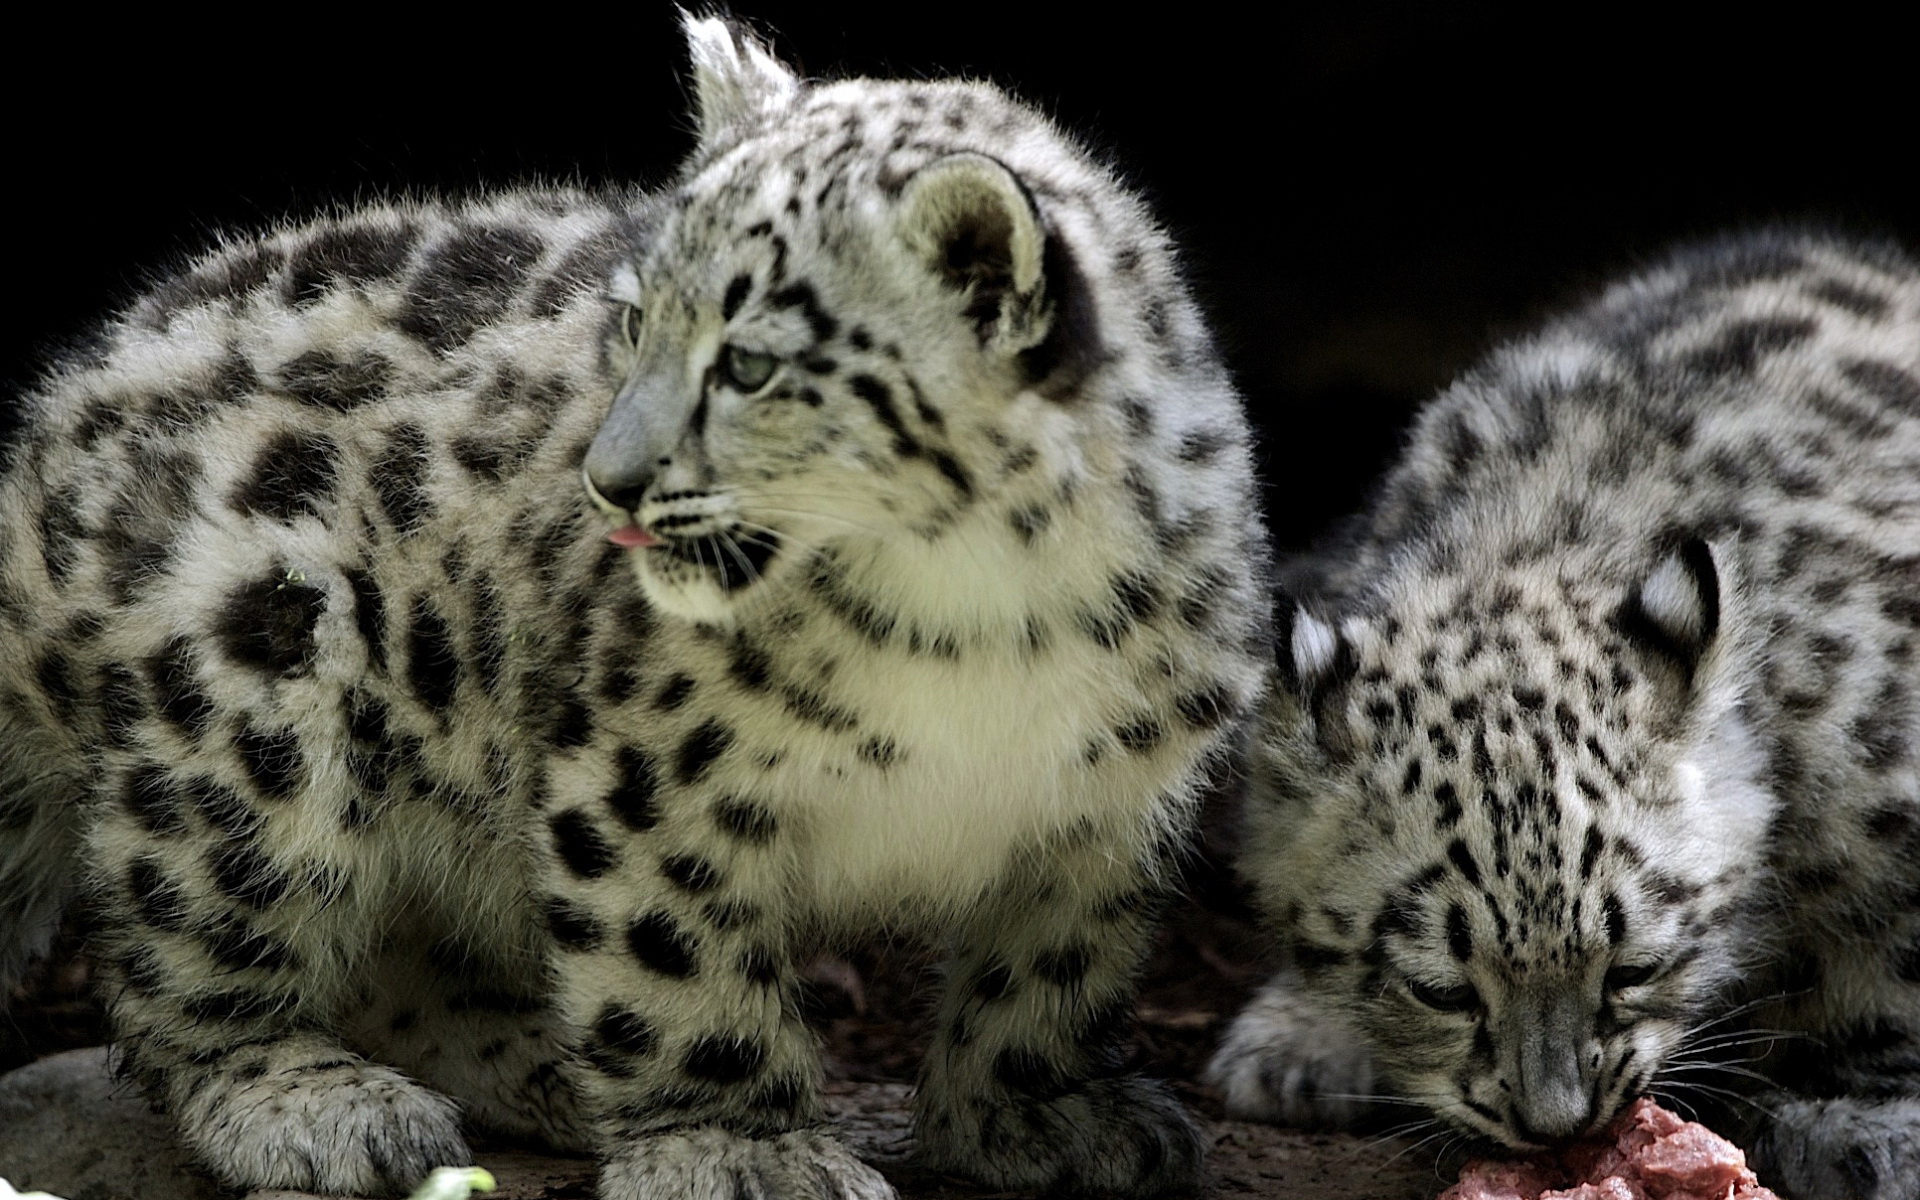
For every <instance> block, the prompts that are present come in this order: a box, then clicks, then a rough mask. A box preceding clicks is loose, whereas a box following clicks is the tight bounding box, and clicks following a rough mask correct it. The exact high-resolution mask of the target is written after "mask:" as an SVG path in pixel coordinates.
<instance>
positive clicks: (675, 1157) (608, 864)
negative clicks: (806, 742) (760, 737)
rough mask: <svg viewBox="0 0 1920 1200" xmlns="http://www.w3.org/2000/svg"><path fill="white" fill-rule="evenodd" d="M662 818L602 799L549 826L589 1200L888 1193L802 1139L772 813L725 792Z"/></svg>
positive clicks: (810, 1060)
mask: <svg viewBox="0 0 1920 1200" xmlns="http://www.w3.org/2000/svg"><path fill="white" fill-rule="evenodd" d="M687 808H690V809H695V810H697V809H698V806H697V805H688V806H687ZM660 810H664V811H665V812H666V813H667V814H668V815H666V816H664V817H662V816H660V815H659V812H658V811H657V810H656V809H655V808H653V807H652V806H651V805H650V804H649V805H646V806H642V805H640V804H639V803H638V801H636V802H635V803H633V804H630V805H624V806H623V805H622V804H621V803H617V802H616V803H609V804H607V805H605V806H596V808H595V809H594V810H589V809H588V808H585V807H580V808H568V809H564V810H562V811H560V812H557V813H555V814H554V815H553V816H552V817H551V819H550V821H549V833H550V835H551V842H552V846H553V863H552V874H551V875H550V877H549V880H548V883H549V886H550V887H551V889H552V891H553V893H554V895H553V896H552V898H551V899H549V900H548V901H547V902H546V904H545V913H546V919H547V923H548V927H549V929H550V930H551V933H552V940H553V943H554V945H555V946H556V948H557V949H556V951H555V954H556V963H555V968H556V974H557V975H558V978H559V983H560V996H561V1003H562V1010H563V1012H564V1013H565V1014H566V1017H567V1020H568V1023H569V1025H570V1026H571V1028H572V1030H573V1039H574V1049H575V1052H576V1055H575V1056H576V1063H575V1072H576V1077H577V1079H578V1081H579V1089H580V1094H581V1098H582V1100H583V1102H584V1107H585V1109H586V1111H587V1113H588V1114H589V1118H590V1120H591V1122H592V1125H593V1128H594V1132H595V1136H596V1140H597V1142H598V1144H599V1147H600V1150H601V1153H602V1156H603V1159H604V1163H605V1165H604V1167H603V1169H602V1174H601V1177H600V1188H599V1194H600V1196H601V1197H603V1200H651V1198H652V1197H655V1196H675V1197H687V1198H688V1200H743V1198H744V1200H763V1198H764V1200H892V1197H893V1194H894V1193H893V1189H892V1187H891V1186H890V1185H888V1183H887V1182H886V1180H885V1179H884V1178H882V1177H881V1175H880V1174H879V1172H877V1171H875V1170H874V1169H873V1168H871V1167H869V1166H867V1165H866V1164H865V1163H863V1162H861V1161H860V1160H859V1159H858V1158H856V1157H854V1155H853V1152H852V1151H850V1150H848V1149H847V1148H846V1147H844V1146H843V1145H841V1144H840V1143H839V1142H837V1141H835V1140H834V1139H833V1138H832V1137H830V1136H829V1135H827V1134H826V1133H824V1132H822V1131H820V1130H819V1129H817V1128H813V1127H814V1126H817V1125H818V1124H819V1123H820V1121H821V1120H822V1118H823V1111H822V1108H821V1104H820V1097H819V1083H820V1063H819V1054H818V1051H817V1049H816V1048H815V1045H814V1040H813V1035H812V1034H811V1033H810V1032H809V1031H808V1030H807V1028H806V1027H805V1025H804V1024H802V1022H801V1020H800V1015H799V1011H798V1005H797V1003H796V999H795V996H796V984H797V979H796V975H795V971H794V967H793V963H792V961H791V956H790V951H789V947H788V943H787V936H788V931H787V928H786V920H787V916H788V910H789V907H790V906H789V904H788V901H787V896H788V894H789V893H788V878H789V872H788V869H789V868H790V866H791V860H790V858H789V857H788V856H787V855H786V854H785V853H784V849H785V848H784V846H783V845H782V839H781V835H780V831H779V830H778V828H777V823H776V821H775V819H774V817H773V815H772V814H771V813H770V812H768V811H767V810H765V809H763V808H761V807H760V806H758V805H757V804H755V803H753V802H752V801H749V800H744V799H741V798H738V797H733V796H723V797H720V798H718V799H716V800H715V801H714V802H713V804H712V806H711V808H710V809H709V810H707V811H705V812H700V811H686V809H681V808H678V806H670V805H666V804H663V805H661V806H660ZM606 811H612V812H613V813H614V814H615V815H616V817H617V818H618V820H614V821H609V820H605V819H604V818H602V817H601V816H598V815H596V814H597V813H599V812H606ZM636 825H637V826H642V828H640V829H635V828H634V826H636ZM696 827H697V828H696Z"/></svg>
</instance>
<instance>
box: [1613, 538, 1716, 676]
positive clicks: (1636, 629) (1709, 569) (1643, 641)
mask: <svg viewBox="0 0 1920 1200" xmlns="http://www.w3.org/2000/svg"><path fill="white" fill-rule="evenodd" d="M1720 590H1721V589H1720V570H1719V568H1718V566H1717V565H1716V564H1715V562H1714V557H1713V548H1712V547H1710V546H1708V545H1707V543H1706V542H1705V541H1704V540H1702V539H1700V538H1698V537H1692V538H1688V539H1687V540H1686V541H1684V542H1682V543H1681V544H1680V545H1679V546H1678V547H1677V548H1676V549H1674V550H1673V552H1672V553H1670V554H1668V555H1667V556H1666V557H1664V558H1662V559H1661V560H1660V561H1659V562H1658V563H1657V564H1655V566H1654V568H1653V570H1652V571H1650V572H1648V574H1647V577H1646V578H1645V579H1643V580H1641V581H1640V586H1639V587H1638V588H1636V589H1634V591H1633V593H1632V594H1631V595H1629V596H1628V597H1627V600H1626V603H1625V604H1624V605H1622V606H1621V609H1620V617H1619V626H1620V631H1621V632H1622V633H1624V634H1626V635H1627V637H1628V638H1630V639H1631V640H1633V641H1634V642H1635V643H1637V644H1638V645H1639V646H1640V647H1641V648H1642V649H1643V650H1645V651H1647V652H1648V653H1650V654H1651V655H1653V656H1654V657H1655V658H1657V659H1659V660H1661V661H1664V662H1666V663H1668V664H1670V665H1672V666H1673V667H1674V668H1675V669H1676V670H1677V671H1678V672H1679V674H1680V678H1681V680H1682V682H1683V683H1684V684H1685V685H1686V686H1687V687H1688V688H1691V687H1692V685H1693V679H1694V675H1695V673H1696V672H1698V671H1699V669H1700V664H1701V661H1702V660H1703V659H1705V658H1706V656H1707V652H1708V651H1709V650H1711V649H1712V648H1713V643H1714V639H1715V638H1716V637H1717V636H1718V635H1719V632H1720V618H1721V612H1720Z"/></svg>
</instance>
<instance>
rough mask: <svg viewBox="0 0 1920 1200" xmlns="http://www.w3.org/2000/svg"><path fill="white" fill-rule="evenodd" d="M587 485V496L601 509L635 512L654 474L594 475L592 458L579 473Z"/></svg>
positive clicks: (619, 473)
mask: <svg viewBox="0 0 1920 1200" xmlns="http://www.w3.org/2000/svg"><path fill="white" fill-rule="evenodd" d="M580 474H581V477H582V479H584V480H585V482H586V485H587V495H588V496H589V497H591V498H592V500H593V502H594V503H595V504H596V505H598V506H599V507H601V508H608V509H611V508H618V509H622V510H624V511H626V512H635V511H637V510H638V509H639V508H640V500H641V498H642V497H644V496H645V495H646V494H647V489H648V488H649V487H651V486H653V481H654V478H655V472H653V471H638V472H633V471H625V472H606V473H596V472H595V471H594V469H593V458H592V456H591V455H589V456H588V458H587V465H586V469H585V470H583V471H582V472H581V473H580Z"/></svg>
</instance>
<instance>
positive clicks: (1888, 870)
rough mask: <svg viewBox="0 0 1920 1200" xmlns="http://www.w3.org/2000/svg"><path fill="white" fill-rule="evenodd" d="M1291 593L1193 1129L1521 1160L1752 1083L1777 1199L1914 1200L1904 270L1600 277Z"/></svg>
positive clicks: (1422, 439)
mask: <svg viewBox="0 0 1920 1200" xmlns="http://www.w3.org/2000/svg"><path fill="white" fill-rule="evenodd" d="M1328 562H1329V564H1330V565H1329V566H1328V567H1327V569H1326V570H1325V572H1324V574H1325V576H1326V580H1325V594H1324V595H1320V596H1312V597H1306V598H1304V602H1303V603H1301V604H1300V605H1298V606H1297V607H1296V608H1295V609H1294V615H1293V616H1292V617H1291V619H1290V624H1289V627H1288V629H1287V631H1286V632H1285V633H1284V634H1283V635H1282V637H1281V639H1280V641H1281V647H1282V652H1281V655H1280V659H1281V665H1282V674H1283V676H1284V677H1285V680H1286V686H1284V687H1281V688H1279V689H1276V691H1277V694H1276V696H1275V697H1274V699H1273V700H1272V702H1271V706H1270V708H1269V711H1268V712H1267V717H1266V721H1265V724H1264V734H1263V737H1262V745H1261V749H1260V751H1259V754H1258V759H1259V763H1258V770H1259V774H1260V777H1261V779H1260V784H1259V787H1258V792H1259V795H1258V797H1257V799H1256V800H1254V801H1253V802H1252V804H1251V807H1250V809H1249V826H1250V830H1249V840H1248V844H1247V846H1246V856H1245V863H1244V866H1245V870H1246V872H1247V874H1248V876H1249V878H1250V879H1251V880H1252V881H1253V883H1254V884H1255V886H1256V888H1257V889H1258V891H1259V894H1260V896H1261V898H1262V900H1263V902H1264V904H1265V906H1266V908H1267V909H1268V911H1269V912H1270V913H1271V914H1272V916H1273V918H1274V920H1275V922H1276V925H1277V928H1278V930H1279V931H1280V934H1281V937H1282V939H1283V941H1284V943H1285V945H1286V947H1287V950H1288V957H1289V962H1288V964H1287V966H1286V968H1285V969H1284V970H1283V971H1282V972H1281V973H1280V975H1279V976H1278V977H1276V979H1275V980H1274V981H1273V983H1272V984H1270V985H1269V987H1268V988H1267V990H1266V991H1265V992H1264V993H1263V994H1262V995H1261V996H1260V997H1259V998H1258V999H1256V1001H1255V1002H1254V1004H1253V1005H1252V1006H1251V1007H1250V1008H1249V1009H1248V1010H1247V1012H1246V1013H1245V1014H1244V1015H1242V1017H1241V1018H1240V1019H1239V1021H1238V1023H1237V1024H1236V1026H1235V1027H1234V1029H1233V1030H1232V1032H1231V1033H1230V1035H1229V1037H1228V1039H1227V1041H1226V1044H1225V1045H1224V1047H1223V1048H1222V1050H1221V1051H1220V1053H1219V1055H1218V1057H1217V1058H1216V1060H1215V1062H1214V1064H1213V1068H1212V1072H1213V1075H1214V1078H1215V1079H1216V1080H1218V1081H1219V1082H1220V1083H1222V1084H1223V1085H1224V1087H1225V1089H1226V1091H1227V1093H1228V1096H1229V1104H1230V1107H1231V1108H1232V1109H1233V1110H1234V1111H1236V1112H1239V1113H1241V1114H1244V1115H1251V1116H1260V1117H1266V1118H1271V1119H1280V1120H1287V1121H1294V1122H1308V1123H1315V1122H1322V1123H1326V1122H1330V1123H1344V1122H1346V1121H1350V1120H1353V1119H1355V1118H1356V1117H1357V1116H1359V1115H1360V1113H1361V1112H1362V1111H1363V1110H1364V1109H1365V1108H1366V1106H1367V1101H1368V1098H1369V1097H1373V1096H1378V1095H1382V1094H1385V1095H1392V1096H1399V1097H1405V1098H1410V1099H1412V1100H1414V1101H1417V1102H1418V1103H1419V1104H1420V1105H1423V1106H1425V1107H1427V1108H1429V1109H1430V1110H1431V1111H1432V1112H1433V1113H1435V1114H1437V1115H1438V1116H1439V1117H1440V1118H1441V1119H1442V1120H1443V1121H1444V1122H1445V1123H1446V1124H1448V1125H1450V1126H1452V1127H1453V1128H1454V1129H1456V1130H1460V1131H1465V1132H1467V1133H1469V1134H1472V1135H1475V1136H1477V1137H1479V1138H1482V1139H1486V1140H1489V1141H1492V1142H1497V1143H1500V1144H1501V1145H1503V1146H1505V1147H1507V1148H1509V1149H1510V1150H1527V1149H1534V1148H1539V1147H1543V1146H1546V1145H1549V1144H1552V1143H1556V1142H1559V1141H1561V1140H1563V1139H1565V1138H1568V1137H1571V1136H1574V1135H1578V1134H1582V1133H1587V1132H1591V1131H1593V1130H1595V1129H1597V1128H1598V1127H1599V1126H1600V1125H1602V1124H1603V1123H1604V1122H1606V1121H1607V1120H1608V1119H1609V1118H1610V1117H1611V1116H1613V1114H1614V1113H1615V1112H1616V1111H1617V1110H1618V1109H1619V1108H1620V1107H1621V1106H1622V1105H1623V1104H1624V1103H1625V1102H1626V1101H1627V1100H1629V1099H1630V1098H1632V1097H1633V1096H1635V1095H1636V1094H1639V1093H1642V1092H1647V1091H1652V1092H1654V1093H1656V1094H1658V1095H1663V1096H1668V1097H1670V1098H1672V1099H1673V1100H1674V1101H1676V1102H1678V1103H1683V1104H1694V1105H1700V1104H1702V1103H1704V1102H1707V1101H1711V1100H1714V1099H1716V1098H1719V1097H1726V1096H1729V1095H1731V1094H1732V1092H1733V1091H1735V1090H1738V1091H1752V1092H1753V1093H1754V1094H1753V1095H1751V1096H1750V1097H1749V1098H1747V1099H1744V1100H1738V1101H1735V1102H1734V1103H1733V1106H1732V1108H1733V1111H1732V1112H1731V1113H1730V1114H1726V1115H1724V1116H1723V1118H1722V1119H1726V1120H1729V1121H1732V1122H1734V1123H1735V1124H1736V1125H1738V1124H1739V1123H1740V1121H1741V1119H1742V1118H1744V1119H1745V1123H1746V1125H1747V1133H1746V1140H1747V1145H1748V1146H1749V1147H1750V1148H1751V1149H1752V1151H1753V1152H1754V1154H1755V1157H1756V1158H1757V1159H1758V1160H1759V1162H1760V1165H1761V1169H1762V1171H1763V1174H1765V1173H1771V1178H1772V1179H1773V1180H1775V1181H1777V1183H1776V1186H1778V1187H1779V1188H1780V1190H1781V1192H1782V1194H1785V1195H1792V1196H1795V1197H1802V1198H1804V1200H1839V1198H1840V1197H1904V1198H1909V1200H1910V1198H1912V1197H1914V1196H1915V1195H1916V1194H1920V1192H1917V1191H1916V1189H1917V1188H1920V1041H1916V1038H1917V1037H1920V970H1917V969H1916V964H1917V963H1920V959H1917V958H1916V948H1917V947H1920V673H1917V671H1916V666H1915V657H1914V656H1915V649H1916V644H1917V643H1920V271H1917V270H1916V268H1915V266H1914V264H1913V263H1912V262H1911V261H1910V260H1909V259H1907V258H1905V257H1904V256H1902V255H1901V254H1900V253H1898V252H1896V251H1893V250H1890V249H1886V248H1880V247H1856V246H1850V245H1847V244H1844V243H1840V242H1836V241H1831V240H1826V239H1823V238H1819V237H1812V236H1802V235H1793V234H1786V233H1770V234H1761V235H1754V236H1749V237H1746V238H1743V239H1738V240H1731V241H1727V242H1723V243H1719V244H1715V245H1711V246H1707V247H1702V248H1697V249H1694V250H1692V251H1689V252H1686V253H1682V254H1680V255H1678V256H1677V257H1675V258H1674V259H1672V260H1671V261H1669V262H1667V263H1665V264H1664V265H1662V266H1659V267H1657V268H1655V269H1652V270H1650V271H1648V272H1646V273H1644V274H1642V275H1639V276H1637V277H1635V278H1633V279H1630V280H1628V281H1627V282H1625V283H1623V284H1621V285H1619V286H1618V287H1615V288H1614V289H1612V290H1610V291H1608V292H1607V293H1605V294H1604V295H1603V296H1602V297H1601V298H1600V299H1599V300H1598V301H1597V302H1596V303H1594V304H1593V305H1591V306H1590V307H1588V308H1586V309H1584V310H1583V311H1580V312H1578V313H1576V314H1575V315H1574V316H1572V317H1570V318H1568V319H1566V320H1563V321H1560V322H1558V323H1556V324H1554V325H1551V326H1549V327H1548V328H1547V329H1546V330H1545V331H1544V332H1542V333H1540V334H1538V335H1536V336H1533V337H1530V338H1527V339H1525V340H1523V341H1521V342H1519V343H1517V344H1515V345H1513V346H1510V347H1508V348H1506V349H1504V350H1501V351H1499V352H1498V353H1496V354H1495V355H1494V356H1493V357H1492V358H1491V359H1490V360H1489V361H1488V362H1487V363H1486V364H1485V365H1484V366H1482V367H1481V368H1479V369H1478V370H1476V371H1474V372H1472V373H1471V374H1469V375H1468V376H1467V377H1466V378H1465V379H1464V380H1462V381H1461V382H1460V383H1458V384H1457V385H1455V386H1454V387H1453V388H1451V389H1450V390H1448V391H1447V392H1446V393H1444V394H1443V395H1442V396H1441V397H1440V398H1439V399H1437V400H1436V401H1434V402H1433V404H1432V405H1431V406H1429V407H1428V408H1427V410H1426V411H1425V412H1424V413H1423V414H1422V415H1421V417H1420V419H1419V422H1418V424H1417V426H1416V427H1415V430H1414V433H1413V435H1412V439H1411V441H1410V443H1409V445H1408V448H1407V450H1406V452H1405V454H1404V456H1403V457H1402V459H1401V461H1400V463H1399V464H1398V465H1397V466H1396V467H1395V468H1394V469H1393V471H1392V472H1391V473H1390V474H1389V475H1388V477H1387V479H1386V481H1385V484H1384V486H1383V488H1382V490H1381V492H1380V493H1379V498H1378V500H1377V502H1376V504H1375V506H1374V507H1373V509H1372V510H1371V511H1370V512H1369V513H1367V514H1366V515H1365V516H1364V517H1363V518H1362V521H1361V523H1360V524H1359V526H1358V527H1357V529H1356V531H1355V533H1354V535H1353V538H1352V541H1351V543H1350V544H1349V545H1347V546H1345V547H1342V548H1340V551H1339V552H1338V553H1336V554H1333V555H1331V556H1329V559H1328ZM1769 1030H1770V1031H1781V1032H1780V1033H1778V1035H1777V1036H1776V1035H1769V1034H1766V1033H1764V1032H1762V1031H1769Z"/></svg>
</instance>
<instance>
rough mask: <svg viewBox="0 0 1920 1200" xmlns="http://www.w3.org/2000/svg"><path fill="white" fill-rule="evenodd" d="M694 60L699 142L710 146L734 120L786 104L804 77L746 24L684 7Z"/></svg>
mask: <svg viewBox="0 0 1920 1200" xmlns="http://www.w3.org/2000/svg"><path fill="white" fill-rule="evenodd" d="M680 24H681V27H682V28H683V29H685V30H686V34H687V52H688V56H689V57H690V58H691V59H692V62H693V94H694V101H695V108H696V110H697V112H696V114H695V115H696V116H697V118H698V120H699V133H700V144H701V145H702V146H710V145H712V144H714V142H716V141H717V140H718V139H719V138H720V136H721V134H722V133H724V132H725V131H726V130H727V129H728V128H729V127H730V126H733V125H735V124H737V123H739V122H741V121H745V120H749V119H751V118H753V117H755V116H758V115H760V114H762V113H767V112H772V111H775V110H777V109H780V108H784V107H785V106H786V105H787V103H788V102H789V101H791V100H792V99H793V97H794V96H796V95H797V94H799V91H800V77H799V76H798V75H795V74H794V73H793V72H792V71H791V70H790V69H788V67H787V65H786V64H785V63H783V62H781V61H780V60H779V59H778V58H775V57H774V55H773V51H771V50H769V49H768V48H767V47H766V45H765V43H763V42H761V41H760V39H758V38H756V37H755V36H754V35H753V33H752V32H751V31H750V30H748V29H747V28H746V27H745V26H744V25H741V24H739V23H738V22H735V21H731V20H727V19H726V18H723V17H696V16H694V15H693V14H692V13H690V12H687V11H685V10H684V9H683V10H681V13H680Z"/></svg>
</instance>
